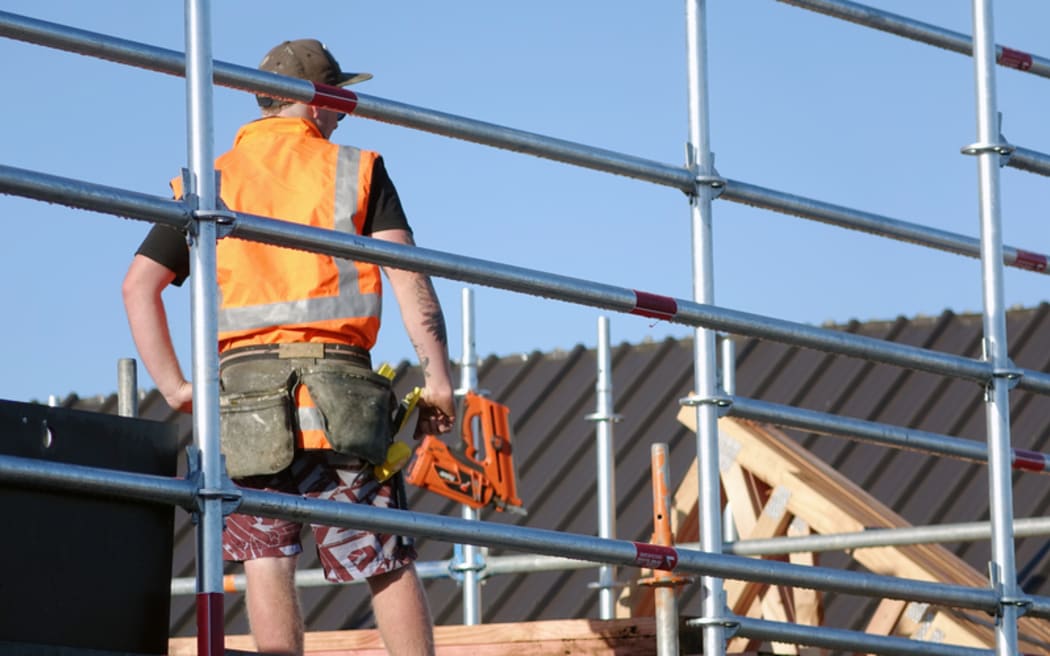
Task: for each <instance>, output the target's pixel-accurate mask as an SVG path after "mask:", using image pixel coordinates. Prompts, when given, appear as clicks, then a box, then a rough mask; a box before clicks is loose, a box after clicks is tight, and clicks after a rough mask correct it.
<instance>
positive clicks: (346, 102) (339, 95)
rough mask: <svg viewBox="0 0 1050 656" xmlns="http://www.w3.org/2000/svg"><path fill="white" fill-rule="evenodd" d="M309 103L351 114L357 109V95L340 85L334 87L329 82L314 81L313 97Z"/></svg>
mask: <svg viewBox="0 0 1050 656" xmlns="http://www.w3.org/2000/svg"><path fill="white" fill-rule="evenodd" d="M310 104H311V105H314V106H316V107H324V108H325V109H333V110H335V111H337V112H345V113H347V114H353V113H354V110H355V109H357V95H356V94H355V93H354V92H353V91H348V90H346V89H344V88H342V87H334V86H332V85H330V84H321V83H320V82H314V97H313V99H311V100H310Z"/></svg>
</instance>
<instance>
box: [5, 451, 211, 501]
mask: <svg viewBox="0 0 1050 656" xmlns="http://www.w3.org/2000/svg"><path fill="white" fill-rule="evenodd" d="M0 481H3V482H4V483H5V484H8V485H15V486H20V487H30V488H46V489H49V490H59V491H64V492H72V493H74V494H77V495H97V496H102V497H118V498H122V499H123V498H132V499H138V500H140V501H146V502H150V503H163V504H168V505H175V506H179V507H180V508H183V509H184V510H188V511H191V512H194V511H196V510H197V505H196V504H197V486H196V484H195V483H194V482H193V481H190V480H186V479H181V478H169V477H166V476H154V475H151V474H137V473H131V472H126V471H121V470H118V469H103V468H101V467H87V466H85V465H72V464H67V463H59V462H50V461H47V460H39V459H36V458H21V457H19V456H7V455H0Z"/></svg>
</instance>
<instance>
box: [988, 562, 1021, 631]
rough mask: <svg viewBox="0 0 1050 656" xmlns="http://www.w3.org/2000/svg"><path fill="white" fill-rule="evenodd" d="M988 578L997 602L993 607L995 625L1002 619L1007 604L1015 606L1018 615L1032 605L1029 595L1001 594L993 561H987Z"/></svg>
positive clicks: (1001, 587) (997, 573) (996, 567)
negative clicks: (1013, 595)
mask: <svg viewBox="0 0 1050 656" xmlns="http://www.w3.org/2000/svg"><path fill="white" fill-rule="evenodd" d="M988 580H989V582H991V584H992V591H993V592H995V594H996V597H997V598H998V604H997V605H996V607H995V623H996V625H998V624H999V622H1000V621H1002V619H1003V617H1004V615H1005V612H1004V611H1005V609H1006V607H1007V606H1012V607H1014V608H1016V609H1017V616H1018V617H1020V616H1021V615H1024V614H1025V613H1026V612H1028V609H1029V608H1031V607H1032V599H1031V598H1030V597H1026V596H1024V595H1021V596H1017V597H1012V596H1009V595H1004V594H1003V584H1002V581H1001V580H1000V578H999V566H998V565H996V564H995V563H994V562H989V563H988Z"/></svg>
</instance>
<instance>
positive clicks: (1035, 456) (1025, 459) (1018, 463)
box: [1013, 449, 1046, 472]
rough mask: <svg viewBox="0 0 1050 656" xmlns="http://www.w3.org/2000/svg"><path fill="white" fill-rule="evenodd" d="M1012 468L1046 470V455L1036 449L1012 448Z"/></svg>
mask: <svg viewBox="0 0 1050 656" xmlns="http://www.w3.org/2000/svg"><path fill="white" fill-rule="evenodd" d="M1013 452H1014V462H1013V465H1014V469H1023V470H1025V471H1035V472H1041V471H1046V456H1044V455H1043V454H1041V453H1039V452H1037V451H1026V450H1024V449H1014V450H1013Z"/></svg>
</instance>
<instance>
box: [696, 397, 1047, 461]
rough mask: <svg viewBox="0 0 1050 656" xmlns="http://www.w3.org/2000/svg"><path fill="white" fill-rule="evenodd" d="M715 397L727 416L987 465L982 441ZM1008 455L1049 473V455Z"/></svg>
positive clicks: (1014, 452)
mask: <svg viewBox="0 0 1050 656" xmlns="http://www.w3.org/2000/svg"><path fill="white" fill-rule="evenodd" d="M716 400H717V401H718V402H719V404H720V405H724V408H725V413H726V414H727V415H728V416H730V417H740V418H742V419H751V420H754V421H760V422H764V423H767V424H773V425H775V426H782V427H785V428H794V429H797V430H804V431H808V432H811V433H819V434H821V435H831V436H835V437H844V438H849V439H852V440H855V441H859V442H868V443H870V444H879V445H882V446H893V447H897V448H899V449H906V450H908V451H917V452H919V453H929V454H933V455H939V456H948V457H951V458H959V459H962V460H970V461H972V462H978V463H981V464H988V445H987V444H985V443H983V442H976V441H974V440H967V439H963V438H959V437H951V436H949V435H942V434H940V433H932V432H930V431H924V430H918V429H915V428H905V427H903V426H892V425H889V424H881V423H878V422H874V421H867V420H865V419H855V418H852V417H845V416H842V415H832V414H828V413H825V412H818V411H816V410H806V409H804V408H796V407H794V406H789V405H782V404H779V403H771V402H769V401H759V400H757V399H750V398H748V397H745V396H725V397H719V398H718V399H716ZM1010 455H1011V461H1010V465H1011V467H1012V468H1013V469H1018V470H1023V471H1031V472H1038V473H1041V474H1042V473H1050V456H1047V455H1046V454H1043V453H1039V452H1038V451H1029V450H1027V449H1010Z"/></svg>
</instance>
